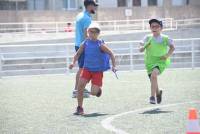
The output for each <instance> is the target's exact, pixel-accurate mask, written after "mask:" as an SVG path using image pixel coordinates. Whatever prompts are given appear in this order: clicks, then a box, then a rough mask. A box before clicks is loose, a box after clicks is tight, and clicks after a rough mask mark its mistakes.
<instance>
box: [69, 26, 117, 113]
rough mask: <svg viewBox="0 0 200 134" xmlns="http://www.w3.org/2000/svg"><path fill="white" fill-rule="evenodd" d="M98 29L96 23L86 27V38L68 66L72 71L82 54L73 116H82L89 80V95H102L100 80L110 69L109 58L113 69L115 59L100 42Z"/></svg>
mask: <svg viewBox="0 0 200 134" xmlns="http://www.w3.org/2000/svg"><path fill="white" fill-rule="evenodd" d="M99 34H100V27H99V25H98V24H97V23H92V24H90V26H89V27H88V38H87V39H86V40H85V41H83V43H82V44H81V46H80V48H79V49H78V51H77V53H76V54H75V56H74V59H73V62H72V64H71V65H70V66H69V68H70V69H72V68H73V67H74V65H75V63H76V61H77V60H78V58H79V56H80V55H81V54H82V53H83V52H84V54H85V58H84V66H83V70H82V71H81V74H80V79H79V83H78V97H77V100H78V107H77V109H76V112H75V113H74V114H76V115H82V114H84V110H83V107H82V105H83V90H84V88H85V86H86V84H87V83H88V82H89V81H90V80H91V83H92V86H91V95H95V96H97V97H100V96H101V94H102V90H101V87H102V78H103V71H106V70H108V69H109V68H110V65H109V57H111V61H112V71H114V72H115V71H116V69H115V57H114V54H113V52H112V51H111V50H110V49H109V48H108V47H107V46H106V45H105V43H104V41H102V40H100V39H99V38H98V37H99Z"/></svg>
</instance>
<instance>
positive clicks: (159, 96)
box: [156, 90, 162, 104]
mask: <svg viewBox="0 0 200 134" xmlns="http://www.w3.org/2000/svg"><path fill="white" fill-rule="evenodd" d="M156 98H157V103H158V104H160V103H161V101H162V90H160V92H159V94H157V95H156Z"/></svg>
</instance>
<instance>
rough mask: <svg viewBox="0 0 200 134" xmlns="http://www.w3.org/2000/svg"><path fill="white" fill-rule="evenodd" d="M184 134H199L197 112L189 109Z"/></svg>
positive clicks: (199, 126)
mask: <svg viewBox="0 0 200 134" xmlns="http://www.w3.org/2000/svg"><path fill="white" fill-rule="evenodd" d="M186 134H200V125H199V121H198V117H197V110H196V109H194V108H191V109H190V110H189V114H188V123H187V132H186Z"/></svg>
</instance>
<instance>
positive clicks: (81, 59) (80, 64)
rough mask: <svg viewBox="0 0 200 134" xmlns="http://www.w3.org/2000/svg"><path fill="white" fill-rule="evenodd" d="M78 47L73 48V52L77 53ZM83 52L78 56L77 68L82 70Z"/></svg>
mask: <svg viewBox="0 0 200 134" xmlns="http://www.w3.org/2000/svg"><path fill="white" fill-rule="evenodd" d="M78 49H79V47H78V46H75V50H76V52H77V51H78ZM84 57H85V55H84V52H83V53H82V54H81V55H80V57H79V59H78V66H79V68H83V65H84Z"/></svg>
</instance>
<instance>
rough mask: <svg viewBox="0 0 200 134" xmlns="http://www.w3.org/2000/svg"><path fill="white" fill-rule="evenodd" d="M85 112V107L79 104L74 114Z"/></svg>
mask: <svg viewBox="0 0 200 134" xmlns="http://www.w3.org/2000/svg"><path fill="white" fill-rule="evenodd" d="M83 114H84V111H83V108H82V107H80V106H78V107H77V108H76V112H75V113H74V115H83Z"/></svg>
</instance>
